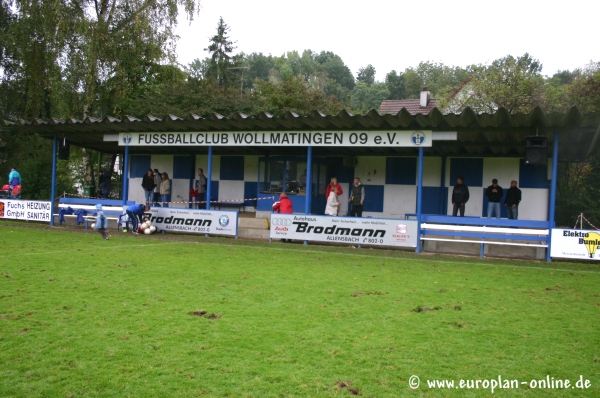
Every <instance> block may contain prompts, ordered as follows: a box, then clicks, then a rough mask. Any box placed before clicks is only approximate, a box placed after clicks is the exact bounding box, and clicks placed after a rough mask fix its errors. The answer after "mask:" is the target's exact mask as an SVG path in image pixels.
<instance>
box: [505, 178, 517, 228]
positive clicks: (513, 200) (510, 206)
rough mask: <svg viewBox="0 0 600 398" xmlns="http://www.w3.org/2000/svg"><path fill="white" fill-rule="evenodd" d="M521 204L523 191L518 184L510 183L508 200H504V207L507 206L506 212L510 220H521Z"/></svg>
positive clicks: (513, 181)
mask: <svg viewBox="0 0 600 398" xmlns="http://www.w3.org/2000/svg"><path fill="white" fill-rule="evenodd" d="M520 202H521V190H520V189H519V188H517V182H516V181H515V180H512V181H511V182H510V188H508V191H506V199H505V200H504V206H506V212H507V213H508V219H509V220H518V219H519V203H520Z"/></svg>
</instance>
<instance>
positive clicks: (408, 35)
mask: <svg viewBox="0 0 600 398" xmlns="http://www.w3.org/2000/svg"><path fill="white" fill-rule="evenodd" d="M201 4H202V9H201V11H200V14H199V15H196V16H195V17H194V20H193V22H192V23H191V24H190V23H189V21H188V20H186V19H185V17H184V16H182V15H180V18H179V24H178V27H177V30H176V33H177V34H178V35H179V36H180V39H179V42H178V45H177V56H178V61H179V63H181V64H182V65H187V64H189V63H190V62H192V61H193V60H194V59H196V58H198V59H203V58H206V57H207V56H208V52H206V51H204V49H205V48H206V47H208V44H209V39H210V37H212V36H214V35H215V34H216V29H217V24H218V21H219V17H223V20H224V21H225V23H226V24H227V25H229V27H230V32H229V36H230V39H231V40H233V41H236V44H235V45H236V46H237V48H236V50H234V54H237V53H239V52H244V53H246V54H249V53H252V52H257V53H259V52H262V53H263V54H265V55H268V54H271V55H273V56H281V55H283V54H285V53H286V52H288V51H294V50H296V51H298V52H299V53H300V54H301V53H302V51H304V50H305V49H310V50H312V51H315V52H321V51H332V52H334V53H335V54H337V55H339V56H340V57H341V58H342V60H343V61H344V62H345V64H346V65H347V66H348V67H349V68H350V70H351V71H352V73H353V74H354V76H355V77H356V74H357V72H358V70H359V68H361V67H364V66H367V65H368V64H371V65H373V66H374V67H375V69H376V71H377V74H376V78H377V80H378V81H384V80H385V75H386V74H387V73H388V72H390V71H391V70H396V71H398V72H401V71H404V70H405V69H406V68H408V67H416V66H417V65H418V64H419V62H421V61H431V62H441V63H443V64H445V65H447V66H461V67H466V66H467V65H471V64H489V63H491V62H492V61H493V60H495V59H498V58H502V57H504V56H506V55H513V56H515V57H516V56H520V55H523V54H525V53H526V52H528V53H529V54H530V55H531V56H533V57H534V58H536V59H538V60H539V61H541V62H542V64H543V70H542V74H544V75H549V76H551V75H553V74H554V73H555V72H557V71H558V70H573V69H575V68H583V67H585V65H587V64H588V63H590V62H591V61H595V62H599V61H600V51H599V50H600V45H599V43H600V42H599V41H598V37H600V35H599V34H598V32H597V30H596V29H597V28H596V26H597V22H598V21H597V18H598V12H599V11H600V1H597V0H585V1H584V0H569V1H564V2H556V3H554V2H543V1H540V0H537V1H534V0H520V1H514V0H505V1H502V2H495V1H494V2H492V1H481V0H478V1H471V0H469V1H464V0H458V1H448V0H443V1H439V0H429V1H402V0H396V1H388V0H380V1H373V2H369V1H360V2H358V1H356V2H353V1H338V0H320V1H318V0H303V1H299V2H288V1H284V0H278V1H275V0H254V1H248V0H201Z"/></svg>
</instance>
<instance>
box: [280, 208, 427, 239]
mask: <svg viewBox="0 0 600 398" xmlns="http://www.w3.org/2000/svg"><path fill="white" fill-rule="evenodd" d="M270 237H271V238H272V239H296V240H308V241H319V242H336V243H348V244H352V245H378V246H404V247H417V222H416V221H409V220H392V219H382V218H360V217H330V216H312V215H311V216H301V215H294V214H271V228H270Z"/></svg>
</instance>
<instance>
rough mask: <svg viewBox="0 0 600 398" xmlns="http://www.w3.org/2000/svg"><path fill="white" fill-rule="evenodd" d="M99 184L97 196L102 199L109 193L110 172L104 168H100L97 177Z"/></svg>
mask: <svg viewBox="0 0 600 398" xmlns="http://www.w3.org/2000/svg"><path fill="white" fill-rule="evenodd" d="M98 180H99V182H100V184H99V185H98V196H99V197H100V198H102V199H108V194H109V193H110V174H109V173H108V172H106V171H104V170H100V176H99V177H98Z"/></svg>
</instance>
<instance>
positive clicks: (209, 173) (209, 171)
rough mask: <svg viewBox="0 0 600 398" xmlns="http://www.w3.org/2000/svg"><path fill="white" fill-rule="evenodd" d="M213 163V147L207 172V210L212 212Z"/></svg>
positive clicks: (210, 149)
mask: <svg viewBox="0 0 600 398" xmlns="http://www.w3.org/2000/svg"><path fill="white" fill-rule="evenodd" d="M212 162H213V147H212V145H211V146H209V147H208V167H207V170H206V210H210V198H211V196H210V195H211V189H210V185H211V182H212ZM206 236H208V234H207V235H206Z"/></svg>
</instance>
